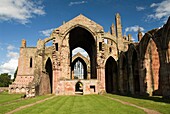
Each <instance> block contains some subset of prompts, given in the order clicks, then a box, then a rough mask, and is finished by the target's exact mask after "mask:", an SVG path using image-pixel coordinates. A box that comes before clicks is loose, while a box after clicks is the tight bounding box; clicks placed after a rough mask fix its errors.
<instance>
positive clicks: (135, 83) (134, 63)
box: [132, 50, 140, 94]
mask: <svg viewBox="0 0 170 114" xmlns="http://www.w3.org/2000/svg"><path fill="white" fill-rule="evenodd" d="M132 69H133V87H134V93H135V94H139V93H140V78H139V67H138V59H137V52H136V51H135V50H134V51H133V55H132Z"/></svg>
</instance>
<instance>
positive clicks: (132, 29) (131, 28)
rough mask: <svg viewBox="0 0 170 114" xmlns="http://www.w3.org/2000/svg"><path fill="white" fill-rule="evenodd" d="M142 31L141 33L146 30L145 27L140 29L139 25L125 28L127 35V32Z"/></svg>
mask: <svg viewBox="0 0 170 114" xmlns="http://www.w3.org/2000/svg"><path fill="white" fill-rule="evenodd" d="M139 29H140V31H144V30H145V29H144V28H143V27H140V26H139V25H134V26H131V27H126V28H125V33H126V32H137V31H138V30H139Z"/></svg>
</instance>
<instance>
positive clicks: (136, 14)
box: [0, 0, 170, 75]
mask: <svg viewBox="0 0 170 114" xmlns="http://www.w3.org/2000/svg"><path fill="white" fill-rule="evenodd" d="M169 6H170V0H0V73H4V72H7V73H9V74H12V75H13V73H14V71H15V69H16V67H17V64H18V56H19V47H20V45H21V40H22V39H26V41H27V46H36V42H37V40H38V39H39V38H41V39H43V38H45V37H48V35H49V33H51V30H53V29H54V28H57V27H59V26H60V25H61V24H62V22H63V21H69V20H70V19H72V18H74V17H75V16H77V15H79V14H83V15H85V16H86V17H88V18H90V19H92V20H93V21H95V22H97V23H98V24H100V25H102V26H103V27H104V31H105V32H108V31H109V28H110V26H111V24H112V23H115V14H116V13H120V15H121V19H122V27H123V34H129V33H130V34H132V36H133V38H134V41H137V38H136V35H137V30H138V28H139V27H140V28H141V30H142V32H143V33H145V32H147V31H148V30H151V29H153V28H158V27H161V26H162V25H163V24H164V23H165V22H166V20H167V18H168V16H170V7H169Z"/></svg>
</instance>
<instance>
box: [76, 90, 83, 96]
mask: <svg viewBox="0 0 170 114" xmlns="http://www.w3.org/2000/svg"><path fill="white" fill-rule="evenodd" d="M75 95H83V92H81V91H76V92H75Z"/></svg>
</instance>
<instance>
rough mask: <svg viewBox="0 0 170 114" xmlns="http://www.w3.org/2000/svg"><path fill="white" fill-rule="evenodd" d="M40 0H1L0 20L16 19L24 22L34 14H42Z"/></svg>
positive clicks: (43, 12)
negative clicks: (36, 0)
mask: <svg viewBox="0 0 170 114" xmlns="http://www.w3.org/2000/svg"><path fill="white" fill-rule="evenodd" d="M43 8H44V7H43V6H41V4H40V2H33V1H31V0H1V1H0V21H11V20H12V21H17V22H19V23H22V24H26V23H28V22H29V21H30V19H31V18H33V17H35V15H44V14H45V11H44V10H43Z"/></svg>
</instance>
